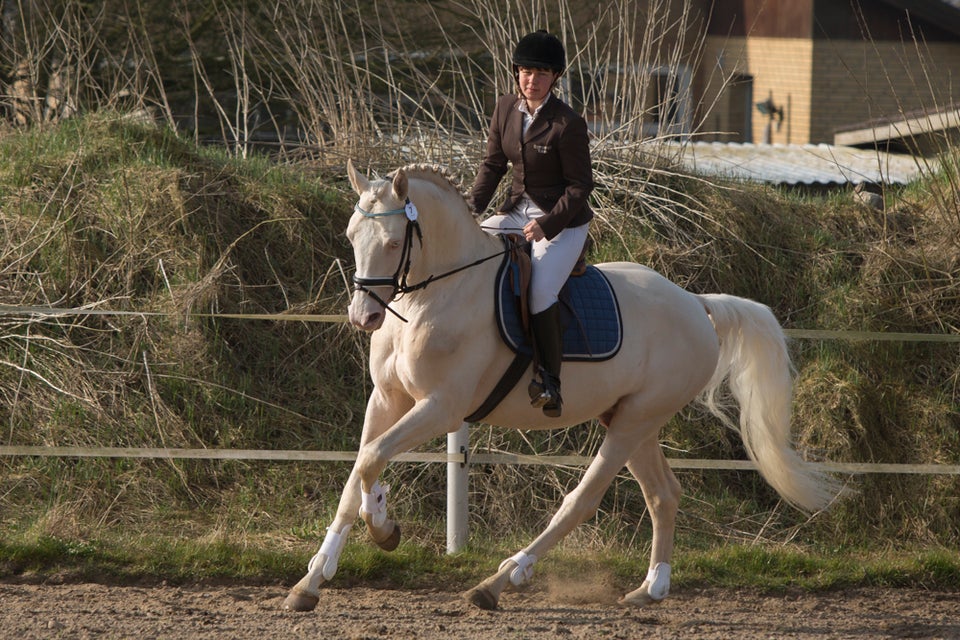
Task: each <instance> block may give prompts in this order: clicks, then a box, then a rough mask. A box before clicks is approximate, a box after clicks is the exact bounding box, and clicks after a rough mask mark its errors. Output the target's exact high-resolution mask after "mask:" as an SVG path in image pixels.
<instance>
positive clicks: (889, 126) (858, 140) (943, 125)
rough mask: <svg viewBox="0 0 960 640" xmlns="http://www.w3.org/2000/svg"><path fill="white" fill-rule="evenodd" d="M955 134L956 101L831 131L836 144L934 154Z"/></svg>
mask: <svg viewBox="0 0 960 640" xmlns="http://www.w3.org/2000/svg"><path fill="white" fill-rule="evenodd" d="M958 1H960V0H958ZM958 136H960V104H953V105H949V106H947V107H944V108H942V109H929V110H927V109H920V110H917V111H911V112H905V113H901V114H899V115H897V116H895V117H890V118H877V119H873V120H867V121H865V122H859V123H857V124H852V125H848V126H845V127H840V128H838V129H837V130H836V131H835V132H834V135H833V141H834V143H835V144H839V145H849V146H866V147H876V146H879V147H883V148H886V149H893V150H902V149H907V150H909V151H910V152H912V153H918V154H923V155H937V154H939V153H941V152H942V151H943V149H944V147H945V144H946V141H948V140H949V141H956V140H957V138H958Z"/></svg>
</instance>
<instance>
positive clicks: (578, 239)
mask: <svg viewBox="0 0 960 640" xmlns="http://www.w3.org/2000/svg"><path fill="white" fill-rule="evenodd" d="M565 66H566V55H565V52H564V48H563V44H562V43H561V42H560V40H559V39H558V38H557V37H556V36H553V35H551V34H549V33H547V32H546V31H542V30H541V31H535V32H533V33H529V34H527V35H525V36H524V37H523V38H521V39H520V41H519V42H518V43H517V46H516V48H515V50H514V52H513V74H514V78H515V79H516V82H517V88H518V95H509V96H504V97H501V98H500V99H499V100H498V101H497V104H496V107H495V108H494V111H493V117H492V119H491V121H490V131H489V136H488V139H487V150H486V155H485V156H484V159H483V162H482V163H481V164H480V170H479V172H478V174H477V177H476V180H475V181H474V184H473V189H472V190H471V192H470V197H469V199H470V203H471V206H472V208H473V211H474V213H475V214H480V213H482V212H483V211H484V210H485V209H486V208H487V205H488V204H489V203H490V200H491V199H492V198H493V195H494V192H495V191H496V189H497V185H498V184H499V183H500V180H501V179H502V178H503V176H504V175H506V173H507V169H508V163H509V164H512V165H513V182H512V185H511V188H510V192H509V195H508V196H507V198H506V201H505V202H504V203H503V204H502V205H501V206H500V208H499V209H498V210H497V213H496V214H495V215H493V216H491V217H490V218H488V219H487V220H485V221H484V223H483V226H484V228H485V229H487V230H489V231H491V232H492V233H498V232H503V231H507V230H519V229H522V230H523V235H524V237H525V238H526V239H527V240H528V241H529V242H530V243H531V257H532V263H533V272H532V275H531V282H530V313H531V326H532V329H533V335H534V346H535V348H536V350H537V355H538V360H539V362H540V371H539V374H540V381H539V382H534V383H533V384H532V385H531V393H530V396H531V404H533V406H535V407H542V408H543V413H544V414H545V415H547V416H549V417H557V416H559V415H560V413H561V408H562V405H563V400H562V398H561V397H560V363H561V361H562V359H563V355H562V336H563V333H562V328H561V325H560V307H559V305H558V297H557V296H558V294H559V292H560V289H561V287H563V284H564V283H565V282H566V280H567V277H568V276H569V275H570V271H571V270H572V269H573V267H574V265H575V264H576V262H577V259H578V258H579V257H580V253H581V251H582V250H583V246H584V243H585V242H586V240H587V232H588V230H589V224H588V223H589V222H590V220H591V219H592V218H593V211H592V210H591V209H590V206H589V204H588V203H587V198H588V197H589V195H590V192H591V191H592V190H593V170H592V166H591V163H590V141H589V137H588V134H587V123H586V121H585V120H584V119H583V117H582V116H580V114H578V113H577V112H575V111H574V110H573V109H571V108H570V107H569V106H568V105H567V104H565V103H564V102H563V101H562V100H561V99H560V98H558V97H557V96H556V95H554V93H553V88H554V87H555V86H556V84H557V81H558V79H559V78H560V75H561V74H562V73H563V71H564V68H565Z"/></svg>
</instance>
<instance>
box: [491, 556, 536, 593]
mask: <svg viewBox="0 0 960 640" xmlns="http://www.w3.org/2000/svg"><path fill="white" fill-rule="evenodd" d="M511 560H512V561H513V562H516V563H517V566H516V568H515V569H514V570H513V571H511V572H510V582H511V583H513V586H515V587H519V586H520V585H522V584H523V583H524V582H526V581H528V580H529V579H530V578H532V577H533V563H534V562H536V561H537V556H535V555H532V554H530V555H528V554H526V553H524V552H523V551H520V552H519V553H516V554H514V555H512V556H510V557H509V558H507V559H506V560H504V561H503V562H501V563H500V569H498V570H501V569H503V565H505V564H507V563H508V562H510V561H511Z"/></svg>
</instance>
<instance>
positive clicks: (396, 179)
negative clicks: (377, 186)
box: [393, 169, 407, 200]
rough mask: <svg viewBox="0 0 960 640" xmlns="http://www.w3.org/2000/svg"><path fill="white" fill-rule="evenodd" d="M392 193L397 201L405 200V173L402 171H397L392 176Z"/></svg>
mask: <svg viewBox="0 0 960 640" xmlns="http://www.w3.org/2000/svg"><path fill="white" fill-rule="evenodd" d="M393 193H394V194H396V196H397V200H406V199H407V172H406V171H404V170H403V169H397V172H396V173H395V174H393Z"/></svg>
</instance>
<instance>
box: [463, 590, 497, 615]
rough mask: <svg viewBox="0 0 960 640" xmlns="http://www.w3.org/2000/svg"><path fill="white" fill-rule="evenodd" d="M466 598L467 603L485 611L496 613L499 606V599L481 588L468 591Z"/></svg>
mask: <svg viewBox="0 0 960 640" xmlns="http://www.w3.org/2000/svg"><path fill="white" fill-rule="evenodd" d="M464 597H465V598H466V600H467V602H469V603H470V604H472V605H473V606H475V607H479V608H481V609H483V610H485V611H496V609H497V605H498V604H499V603H498V602H497V598H495V597H494V595H493V594H492V593H490V591H488V590H487V589H482V588H480V587H477V588H475V589H471V590H470V591H467V593H466V595H465V596H464Z"/></svg>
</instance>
